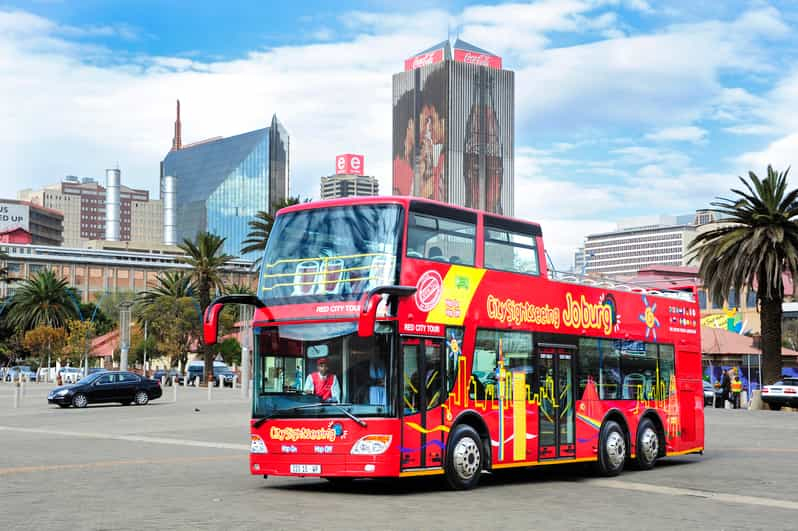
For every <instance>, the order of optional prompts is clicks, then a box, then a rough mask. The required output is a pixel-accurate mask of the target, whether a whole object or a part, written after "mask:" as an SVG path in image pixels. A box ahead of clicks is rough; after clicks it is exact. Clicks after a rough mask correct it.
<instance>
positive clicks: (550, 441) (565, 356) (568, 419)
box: [537, 343, 576, 459]
mask: <svg viewBox="0 0 798 531" xmlns="http://www.w3.org/2000/svg"><path fill="white" fill-rule="evenodd" d="M537 349H538V363H539V368H538V379H539V381H538V386H539V393H540V413H539V418H540V430H539V432H538V434H539V436H538V437H539V438H538V441H539V442H538V444H539V447H538V455H539V459H556V458H563V457H575V456H576V446H575V440H574V431H575V429H576V427H575V425H574V421H575V415H574V385H573V384H574V363H575V361H576V348H575V347H574V346H573V345H557V344H548V343H540V344H538V346H537Z"/></svg>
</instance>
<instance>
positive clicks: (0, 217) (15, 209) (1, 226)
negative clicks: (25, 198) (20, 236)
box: [0, 203, 30, 232]
mask: <svg viewBox="0 0 798 531" xmlns="http://www.w3.org/2000/svg"><path fill="white" fill-rule="evenodd" d="M16 228H21V229H23V230H25V231H27V232H30V207H29V206H28V205H18V204H15V203H0V232H5V231H8V230H12V229H16Z"/></svg>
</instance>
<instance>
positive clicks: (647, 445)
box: [634, 419, 659, 470]
mask: <svg viewBox="0 0 798 531" xmlns="http://www.w3.org/2000/svg"><path fill="white" fill-rule="evenodd" d="M636 446H637V451H636V452H635V459H634V465H635V468H637V469H639V470H650V469H652V468H654V463H656V461H657V456H658V455H659V435H657V430H656V429H655V428H654V423H653V422H651V420H650V419H643V420H642V422H640V426H638V427H637V445H636Z"/></svg>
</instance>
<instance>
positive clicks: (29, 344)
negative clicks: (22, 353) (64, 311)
mask: <svg viewBox="0 0 798 531" xmlns="http://www.w3.org/2000/svg"><path fill="white" fill-rule="evenodd" d="M66 338H67V334H66V330H64V329H63V328H53V327H52V326H49V325H42V326H37V327H36V328H34V329H33V330H28V331H27V332H25V337H24V338H23V340H22V344H23V345H24V346H25V348H26V349H28V350H29V351H30V352H31V353H33V354H34V355H35V356H36V357H37V358H38V359H39V367H42V366H43V363H44V358H45V355H46V356H47V366H48V367H49V366H50V360H52V359H53V358H55V359H57V358H58V357H59V356H60V355H61V349H62V348H64V345H65V344H66Z"/></svg>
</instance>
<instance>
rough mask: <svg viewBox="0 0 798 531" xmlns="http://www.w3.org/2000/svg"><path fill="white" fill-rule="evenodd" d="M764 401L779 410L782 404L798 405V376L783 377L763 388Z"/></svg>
mask: <svg viewBox="0 0 798 531" xmlns="http://www.w3.org/2000/svg"><path fill="white" fill-rule="evenodd" d="M762 402H764V403H765V404H767V405H768V406H770V409H773V410H775V411H778V410H780V409H781V407H782V406H788V407H798V378H783V379H781V380H779V381H778V382H776V383H774V384H773V385H766V386H764V387H763V388H762Z"/></svg>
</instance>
